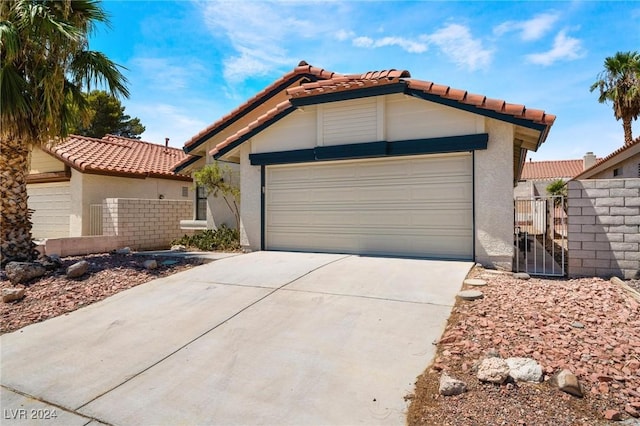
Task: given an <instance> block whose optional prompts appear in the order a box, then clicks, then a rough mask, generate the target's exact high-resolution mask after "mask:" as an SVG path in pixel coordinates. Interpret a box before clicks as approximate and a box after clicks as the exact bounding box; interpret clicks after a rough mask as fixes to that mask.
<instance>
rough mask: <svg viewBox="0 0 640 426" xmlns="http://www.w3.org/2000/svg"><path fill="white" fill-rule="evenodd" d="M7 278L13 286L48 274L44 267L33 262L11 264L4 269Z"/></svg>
mask: <svg viewBox="0 0 640 426" xmlns="http://www.w3.org/2000/svg"><path fill="white" fill-rule="evenodd" d="M4 272H5V273H6V274H7V278H9V281H11V282H12V283H13V284H20V283H24V282H27V281H29V280H32V279H34V278H38V277H41V276H43V275H44V274H45V272H47V270H46V269H45V267H44V266H42V265H41V264H39V263H31V262H9V263H7V266H5V268H4Z"/></svg>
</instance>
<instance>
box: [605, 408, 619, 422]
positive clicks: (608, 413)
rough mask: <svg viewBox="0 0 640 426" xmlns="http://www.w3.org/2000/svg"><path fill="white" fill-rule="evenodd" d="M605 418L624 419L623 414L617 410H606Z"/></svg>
mask: <svg viewBox="0 0 640 426" xmlns="http://www.w3.org/2000/svg"><path fill="white" fill-rule="evenodd" d="M604 418H605V419H607V420H613V421H615V422H617V421H620V420H622V415H621V414H620V412H619V411H616V410H606V411H605V412H604Z"/></svg>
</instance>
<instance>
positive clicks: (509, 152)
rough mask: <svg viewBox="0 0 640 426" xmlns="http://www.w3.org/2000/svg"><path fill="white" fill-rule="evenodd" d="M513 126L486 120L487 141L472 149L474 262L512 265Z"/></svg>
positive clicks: (491, 264)
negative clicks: (480, 147)
mask: <svg viewBox="0 0 640 426" xmlns="http://www.w3.org/2000/svg"><path fill="white" fill-rule="evenodd" d="M513 129H514V127H513V125H511V124H509V123H504V122H501V121H497V120H493V119H490V118H487V119H486V131H487V132H488V133H489V144H488V146H487V149H486V150H480V151H476V152H475V161H474V163H475V171H474V175H475V182H474V184H475V185H474V186H475V224H476V235H475V242H476V262H478V263H481V264H483V265H487V266H495V267H498V268H501V269H506V270H511V267H512V264H513V254H514V247H513V195H512V194H513Z"/></svg>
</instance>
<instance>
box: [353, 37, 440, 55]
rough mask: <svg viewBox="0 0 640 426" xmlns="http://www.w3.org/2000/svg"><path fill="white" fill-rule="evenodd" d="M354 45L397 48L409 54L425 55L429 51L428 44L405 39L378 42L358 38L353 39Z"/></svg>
mask: <svg viewBox="0 0 640 426" xmlns="http://www.w3.org/2000/svg"><path fill="white" fill-rule="evenodd" d="M352 43H353V45H354V46H356V47H367V48H377V47H387V46H397V47H399V48H401V49H402V50H404V51H406V52H409V53H423V52H426V51H427V49H428V46H427V44H426V43H420V42H417V41H414V40H410V39H407V38H404V37H382V38H380V39H377V40H373V39H372V38H370V37H356V38H354V39H353V41H352Z"/></svg>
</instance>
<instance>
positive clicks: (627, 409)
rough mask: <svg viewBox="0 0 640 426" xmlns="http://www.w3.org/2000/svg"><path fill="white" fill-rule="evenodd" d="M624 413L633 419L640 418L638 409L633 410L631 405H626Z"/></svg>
mask: <svg viewBox="0 0 640 426" xmlns="http://www.w3.org/2000/svg"><path fill="white" fill-rule="evenodd" d="M624 411H625V412H626V413H627V414H628V415H630V416H631V417H636V418H638V417H640V412H638V410H637V409H635V408H633V407H632V406H631V404H627V405H625V407H624Z"/></svg>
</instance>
